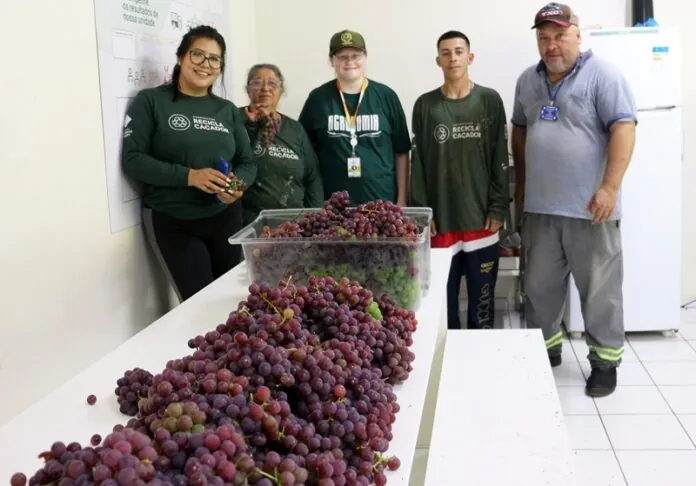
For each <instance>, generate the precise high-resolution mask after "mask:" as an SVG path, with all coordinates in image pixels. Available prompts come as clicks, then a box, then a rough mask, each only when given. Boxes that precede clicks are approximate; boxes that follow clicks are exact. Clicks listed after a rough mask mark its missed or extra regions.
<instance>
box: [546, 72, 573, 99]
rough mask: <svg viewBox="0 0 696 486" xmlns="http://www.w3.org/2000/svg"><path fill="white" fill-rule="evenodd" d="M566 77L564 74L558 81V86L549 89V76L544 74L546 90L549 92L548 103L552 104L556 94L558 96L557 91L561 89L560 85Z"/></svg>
mask: <svg viewBox="0 0 696 486" xmlns="http://www.w3.org/2000/svg"><path fill="white" fill-rule="evenodd" d="M567 78H568V76H567V75H566V76H565V77H564V78H563V79H561V82H560V83H558V86H556V89H555V91H553V92H552V91H551V85H550V84H549V78H548V76H544V82H545V83H546V90H547V91H548V93H549V105H551V106H553V105H554V104H555V103H556V96H558V92H559V91H560V90H561V86H563V83H565V80H566V79H567Z"/></svg>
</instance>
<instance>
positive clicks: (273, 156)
mask: <svg viewBox="0 0 696 486" xmlns="http://www.w3.org/2000/svg"><path fill="white" fill-rule="evenodd" d="M246 89H247V94H248V95H249V101H250V104H249V106H245V107H244V108H243V110H242V112H243V114H244V117H245V118H246V120H247V123H246V128H247V132H248V133H249V137H250V138H251V141H252V147H253V149H254V157H255V158H256V163H257V167H258V175H257V177H256V182H255V183H254V185H253V186H251V187H250V188H249V189H248V190H247V191H246V193H245V194H244V197H243V198H242V211H243V219H244V224H245V225H246V224H249V223H251V222H252V221H253V220H254V219H256V217H257V216H258V215H259V212H260V211H262V210H264V209H284V208H316V207H320V206H321V205H322V203H323V202H324V188H323V184H322V180H321V173H320V172H319V163H318V162H317V156H316V154H315V153H314V149H313V148H312V144H311V143H310V141H309V137H307V133H306V132H305V130H304V128H303V127H302V125H300V123H299V122H298V121H296V120H293V119H292V118H289V117H288V116H287V115H284V114H282V113H280V112H278V102H279V101H280V95H281V94H283V92H284V90H285V80H284V78H283V74H282V73H281V72H280V69H278V66H275V65H273V64H256V65H255V66H253V67H252V68H251V69H250V70H249V74H248V76H247V86H246Z"/></svg>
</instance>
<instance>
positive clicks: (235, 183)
mask: <svg viewBox="0 0 696 486" xmlns="http://www.w3.org/2000/svg"><path fill="white" fill-rule="evenodd" d="M227 177H228V178H229V179H230V182H229V184H227V187H225V192H243V191H244V189H245V188H246V186H245V185H244V181H243V180H241V179H240V178H239V177H237V176H236V175H235V174H234V173H232V172H230V173H229V174H228V175H227Z"/></svg>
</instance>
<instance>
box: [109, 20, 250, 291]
mask: <svg viewBox="0 0 696 486" xmlns="http://www.w3.org/2000/svg"><path fill="white" fill-rule="evenodd" d="M225 51H226V46H225V40H224V39H223V37H222V35H220V33H219V32H218V31H217V30H215V29H214V28H212V27H209V26H199V27H196V28H194V29H191V30H190V31H189V32H188V33H187V34H186V35H184V37H183V39H182V41H181V44H180V45H179V48H178V49H177V52H176V56H177V64H176V67H175V68H174V71H173V73H172V81H171V83H166V84H163V85H161V86H158V87H155V88H149V89H145V90H143V91H141V92H139V93H138V94H137V95H136V97H135V99H134V100H133V102H132V104H131V106H130V107H129V109H128V115H127V116H126V119H125V121H124V126H125V128H124V132H123V150H122V163H123V169H124V172H125V174H126V175H128V176H129V177H131V178H132V179H134V180H136V181H139V182H140V183H142V184H143V194H142V198H143V204H144V208H143V223H144V227H145V230H146V232H147V236H148V239H149V240H150V243H151V245H152V246H153V248H154V250H155V254H156V255H157V256H158V258H159V259H160V261H161V264H162V265H163V266H164V269H165V271H166V273H167V275H168V276H169V277H170V279H171V283H172V285H173V286H174V290H175V291H176V293H177V294H178V296H179V299H180V300H182V301H183V300H186V299H187V298H189V297H191V296H192V295H193V294H195V293H196V292H198V291H199V290H201V289H202V288H203V287H205V286H207V285H208V284H210V283H211V282H212V281H213V280H215V279H216V278H218V277H220V276H222V275H223V274H224V273H226V272H227V271H228V270H230V269H231V268H232V267H234V266H235V265H237V264H238V263H239V262H240V261H241V249H240V247H239V246H237V245H230V244H229V243H228V242H227V239H228V238H229V236H230V235H232V234H234V233H235V232H237V231H239V230H240V229H241V228H242V208H241V201H240V198H241V196H242V190H240V189H241V188H240V186H239V185H238V184H236V183H235V184H232V182H233V181H234V180H238V181H241V182H242V183H243V184H244V186H247V187H248V186H251V185H252V184H253V183H254V180H255V179H256V164H255V162H254V159H253V154H252V150H251V144H250V142H249V136H248V134H247V132H246V130H245V129H244V117H243V116H242V115H241V114H240V113H239V108H238V107H237V106H235V105H234V104H232V103H231V102H229V101H227V100H225V99H223V98H221V97H219V96H216V95H214V94H213V92H212V88H213V85H214V84H215V81H216V80H217V79H218V77H220V75H221V74H222V73H223V71H224V69H225ZM238 181H237V182H238Z"/></svg>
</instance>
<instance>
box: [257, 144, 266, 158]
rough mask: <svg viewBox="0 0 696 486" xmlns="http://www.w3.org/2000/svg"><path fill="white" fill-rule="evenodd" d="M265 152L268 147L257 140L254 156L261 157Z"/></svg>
mask: <svg viewBox="0 0 696 486" xmlns="http://www.w3.org/2000/svg"><path fill="white" fill-rule="evenodd" d="M265 153H266V148H265V147H264V146H263V145H261V143H260V142H256V145H254V157H261V156H262V155H263V154H265Z"/></svg>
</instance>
